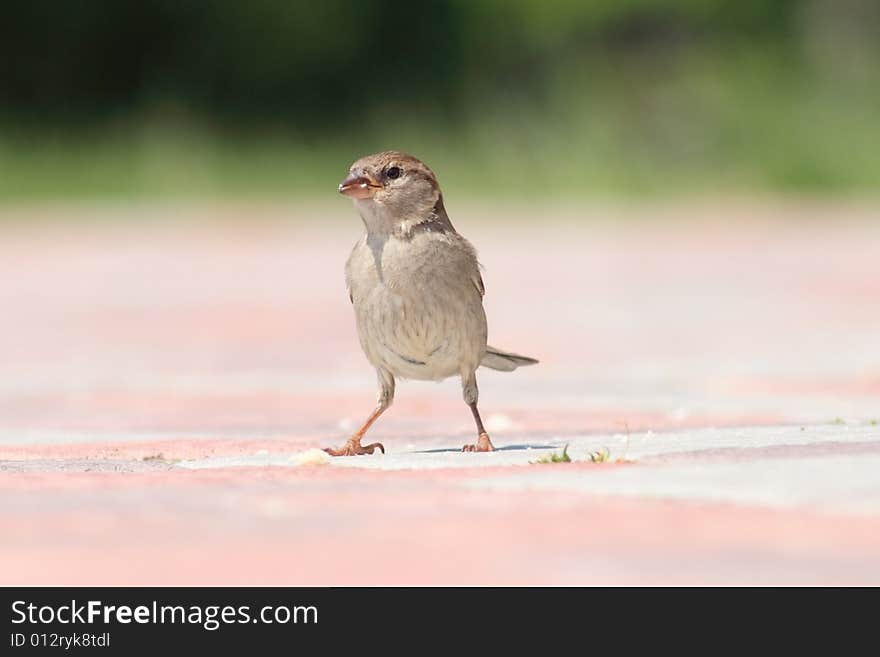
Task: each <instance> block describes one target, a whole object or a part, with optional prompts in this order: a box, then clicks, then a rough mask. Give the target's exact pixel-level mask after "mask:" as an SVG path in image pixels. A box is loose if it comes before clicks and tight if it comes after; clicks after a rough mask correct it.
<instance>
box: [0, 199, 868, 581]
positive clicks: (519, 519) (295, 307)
mask: <svg viewBox="0 0 880 657" xmlns="http://www.w3.org/2000/svg"><path fill="white" fill-rule="evenodd" d="M449 209H450V212H451V214H452V216H453V218H454V221H455V223H456V226H457V227H458V228H459V229H460V230H461V231H462V232H463V233H464V234H466V235H467V236H468V237H470V238H471V239H472V240H473V241H474V243H475V244H476V245H477V247H478V250H479V252H480V256H481V260H482V262H483V264H484V265H485V266H486V272H485V274H484V278H485V282H486V287H487V296H486V306H487V312H488V315H489V322H490V341H491V342H492V343H493V344H495V345H497V346H499V347H501V348H509V349H512V350H516V351H520V352H522V353H526V354H529V355H532V356H535V357H537V358H540V359H541V361H542V362H541V364H540V365H538V366H536V367H531V368H526V369H522V370H519V371H517V372H515V373H513V374H505V373H497V372H485V373H481V375H480V377H479V380H480V388H481V407H482V409H483V413H484V417H485V418H486V421H487V426H488V428H489V430H490V433H491V434H492V436H493V440H494V442H495V443H496V445H497V446H499V447H500V448H501V449H500V450H499V451H498V452H496V453H492V454H462V453H460V452H459V451H458V450H459V449H460V447H461V445H462V444H464V443H465V442H469V441H471V440H472V439H473V436H472V429H471V420H470V415H469V412H468V410H467V408H466V407H465V406H464V404H463V403H462V402H461V398H460V391H459V387H458V384H457V383H456V382H455V381H447V382H445V383H442V384H427V383H416V382H404V383H403V384H401V385H400V386H399V387H398V396H397V401H396V403H395V405H394V406H393V407H392V409H391V410H390V411H389V412H388V413H387V414H386V415H385V416H384V417H383V418H382V419H381V420H380V421H379V422H378V423H377V425H376V426H375V427H374V429H373V431H372V432H371V436H372V438H373V439H375V440H382V441H383V442H384V443H385V446H386V448H387V449H388V453H387V454H386V455H385V456H381V455H374V456H368V457H358V458H352V459H342V460H340V459H335V460H331V459H329V458H326V457H325V456H324V455H323V453H321V452H319V451H316V448H319V447H324V446H327V445H333V444H339V443H341V442H342V441H343V440H344V439H345V437H346V434H347V433H349V432H350V431H352V429H353V428H354V427H355V426H356V425H357V423H358V422H359V421H360V420H361V419H362V418H363V417H365V416H366V415H367V414H368V413H369V411H370V410H371V407H372V403H373V398H374V394H375V391H374V381H373V373H372V372H371V370H370V368H369V366H368V365H367V363H366V361H365V360H364V358H363V356H362V354H361V353H360V350H359V346H358V342H357V338H356V334H355V331H354V326H353V318H352V314H351V310H350V307H349V303H348V299H347V297H346V294H345V288H344V283H343V278H342V263H343V262H344V260H345V258H346V257H347V255H348V252H349V250H350V248H351V245H352V244H353V242H354V240H355V239H356V238H357V235H358V231H359V230H360V227H359V224H358V220H357V219H356V217H355V216H354V215H353V214H352V211H351V209H350V208H349V207H348V206H347V205H346V204H345V202H344V201H341V202H340V203H339V204H332V203H330V204H327V205H325V206H295V205H289V206H288V205H281V204H274V205H273V204H262V205H261V204H249V205H247V204H225V205H213V206H212V205H201V204H190V205H171V206H158V205H155V206H141V207H131V206H118V207H114V206H102V207H81V208H75V207H74V208H71V207H51V206H33V207H22V208H6V209H0V220H2V224H0V225H2V229H0V256H2V257H0V281H2V282H0V307H2V308H4V309H5V312H4V315H3V322H2V328H0V331H2V333H0V338H2V339H0V362H2V363H3V367H2V369H0V517H2V518H3V525H4V529H3V532H2V539H0V584H87V583H89V584H755V583H756V584H875V585H876V584H880V427H878V426H877V422H878V420H880V330H878V329H880V303H878V300H880V222H878V221H877V219H878V218H880V206H876V205H871V204H837V205H833V204H822V203H816V202H813V203H788V204H778V203H777V204H770V203H766V204H757V203H753V204H744V203H734V202H729V203H720V202H715V203H706V204H691V205H686V206H674V205H659V206H656V207H650V208H649V207H647V206H642V207H637V206H633V207H630V208H620V207H617V208H615V207H608V208H600V207H591V208H585V209H583V208H582V209H576V208H554V209H553V210H552V212H548V213H547V214H548V216H544V217H541V219H542V220H541V221H540V222H539V223H538V224H537V225H535V224H534V223H533V224H531V225H529V224H528V223H527V221H526V219H527V218H528V216H533V214H534V213H535V212H537V211H536V210H531V211H527V210H523V209H519V210H517V209H503V210H499V209H494V210H493V209H491V208H487V207H479V206H464V207H461V208H458V207H457V206H456V205H455V204H452V203H450V208H449ZM530 213H531V214H530ZM521 215H522V216H521ZM119 219H124V221H119ZM565 445H568V453H569V455H570V456H571V458H572V459H573V461H572V462H571V463H559V464H543V463H538V461H540V460H541V459H542V458H543V457H546V456H547V455H548V454H550V453H553V452H556V453H560V452H561V449H562V447H563V446H565ZM603 448H604V449H607V451H608V454H609V459H608V461H607V462H604V463H593V462H591V461H590V459H589V455H590V453H593V452H597V451H599V450H602V449H603Z"/></svg>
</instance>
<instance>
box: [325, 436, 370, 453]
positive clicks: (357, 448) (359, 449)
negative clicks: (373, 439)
mask: <svg viewBox="0 0 880 657" xmlns="http://www.w3.org/2000/svg"><path fill="white" fill-rule="evenodd" d="M377 447H378V448H379V449H380V450H381V452H382V453H383V454H384V453H385V446H384V445H383V444H382V443H370V444H369V445H361V441H360V439H359V438H358V439H355V438H350V439H349V440H348V441H346V443H345V444H344V445H343V446H342V447H340V448H339V449H334V448H333V447H325V448H324V451H325V452H327V453H328V454H329V455H330V456H360V455H362V454H372V453H373V452H375V451H376V448H377Z"/></svg>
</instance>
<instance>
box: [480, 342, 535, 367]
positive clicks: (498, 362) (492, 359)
mask: <svg viewBox="0 0 880 657" xmlns="http://www.w3.org/2000/svg"><path fill="white" fill-rule="evenodd" d="M537 362H538V361H537V360H535V359H534V358H529V357H528V356H520V355H519V354H512V353H510V352H509V351H501V350H500V349H496V348H495V347H486V355H485V356H483V361H482V362H481V363H480V365H482V366H483V367H488V368H489V369H493V370H500V371H502V372H513V370H515V369H516V368H517V367H524V366H526V365H534V364H535V363H537Z"/></svg>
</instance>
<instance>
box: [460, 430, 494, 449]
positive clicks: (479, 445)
mask: <svg viewBox="0 0 880 657" xmlns="http://www.w3.org/2000/svg"><path fill="white" fill-rule="evenodd" d="M461 451H462V452H494V451H495V445H493V444H492V441H491V440H489V434H488V433H486V432H485V431H484V432H483V433H481V434H480V436H479V438H477V442H475V443H473V444H470V445H465V446H464V447H462V448H461Z"/></svg>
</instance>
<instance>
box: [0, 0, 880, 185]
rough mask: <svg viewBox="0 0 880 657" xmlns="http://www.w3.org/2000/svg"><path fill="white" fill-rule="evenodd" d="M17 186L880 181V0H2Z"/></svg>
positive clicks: (0, 133)
mask: <svg viewBox="0 0 880 657" xmlns="http://www.w3.org/2000/svg"><path fill="white" fill-rule="evenodd" d="M3 7H4V11H3V17H2V20H0V200H3V201H23V200H32V199H72V198H76V199H92V198H105V197H110V198H126V199H128V198H141V197H148V198H168V197H170V198H175V197H215V196H220V197H251V196H261V197H265V196H279V197H283V196H309V197H318V196H324V195H326V194H328V193H332V192H333V190H334V187H335V184H336V183H337V182H338V179H339V178H340V177H341V175H342V174H343V173H344V172H345V170H346V169H347V167H348V164H349V163H350V162H351V161H352V160H354V159H355V158H356V157H358V156H360V155H363V154H365V153H367V152H371V151H375V150H381V149H386V148H399V149H402V150H408V151H410V152H412V153H414V154H416V155H418V156H420V157H422V158H423V159H425V160H426V161H427V162H428V163H429V164H430V165H431V166H433V168H434V169H435V170H436V171H437V172H438V174H439V175H440V179H441V182H442V183H443V185H444V187H445V188H446V190H447V192H450V191H451V190H454V191H455V193H457V194H461V195H469V196H483V197H501V196H504V197H511V196H513V197H519V196H523V197H536V198H540V197H546V196H551V195H552V196H553V197H557V198H571V199H578V198H584V197H614V198H619V197H639V196H654V195H660V196H670V195H705V194H713V195H719V194H723V195H727V194H730V195H737V194H762V195H768V194H785V195H833V196H874V195H876V192H877V190H878V189H880V2H877V0H740V1H738V2H734V1H732V0H678V1H673V0H582V1H580V2H579V1H576V0H555V1H553V0H523V1H520V2H513V1H512V2H504V1H502V0H483V1H475V2H468V1H466V0H447V1H442V0H428V1H425V2H388V1H385V2H378V1H375V0H360V1H357V2H348V1H345V0H323V1H322V2H307V3H306V2H302V3H300V2H294V1H292V0H249V1H247V2H243V1H242V0H213V1H205V2H179V1H176V0H154V1H152V2H125V1H124V0H83V1H75V0H27V1H25V0H6V1H5V2H4V4H3Z"/></svg>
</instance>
